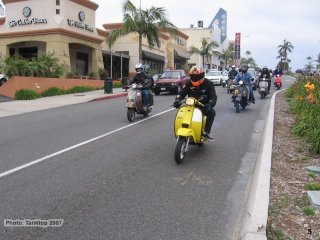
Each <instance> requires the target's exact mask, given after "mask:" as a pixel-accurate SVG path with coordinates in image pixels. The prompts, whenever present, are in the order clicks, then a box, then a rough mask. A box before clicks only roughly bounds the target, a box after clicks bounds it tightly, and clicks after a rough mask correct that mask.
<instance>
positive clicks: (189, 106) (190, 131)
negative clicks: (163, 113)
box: [174, 97, 207, 164]
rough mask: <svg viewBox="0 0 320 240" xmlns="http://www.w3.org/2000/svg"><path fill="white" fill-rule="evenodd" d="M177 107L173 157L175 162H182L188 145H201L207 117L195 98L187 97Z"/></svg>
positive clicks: (201, 105)
mask: <svg viewBox="0 0 320 240" xmlns="http://www.w3.org/2000/svg"><path fill="white" fill-rule="evenodd" d="M183 103H184V104H183V105H182V106H181V107H180V108H179V109H178V111H177V114H176V117H175V123H174V133H175V137H176V139H177V142H176V146H175V152H174V159H175V161H176V163H177V164H180V163H182V162H183V159H184V158H185V156H186V153H187V151H188V150H189V145H198V146H202V145H203V143H204V141H205V139H204V138H203V137H202V133H203V132H204V128H205V125H206V120H207V117H206V116H205V115H204V114H203V113H202V111H201V110H200V108H201V107H203V106H204V105H203V104H202V103H201V102H200V101H199V100H197V99H195V98H192V97H188V98H186V99H185V100H184V101H183Z"/></svg>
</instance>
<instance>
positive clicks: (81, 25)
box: [67, 19, 93, 32]
mask: <svg viewBox="0 0 320 240" xmlns="http://www.w3.org/2000/svg"><path fill="white" fill-rule="evenodd" d="M67 21H68V25H69V26H73V27H77V28H81V29H84V30H87V31H89V32H93V27H90V26H89V25H88V24H84V23H82V22H78V21H75V20H71V19H67Z"/></svg>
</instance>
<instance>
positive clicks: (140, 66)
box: [135, 63, 144, 73]
mask: <svg viewBox="0 0 320 240" xmlns="http://www.w3.org/2000/svg"><path fill="white" fill-rule="evenodd" d="M135 69H136V72H137V73H140V72H142V71H143V70H144V66H143V64H142V63H138V64H137V65H136V67H135Z"/></svg>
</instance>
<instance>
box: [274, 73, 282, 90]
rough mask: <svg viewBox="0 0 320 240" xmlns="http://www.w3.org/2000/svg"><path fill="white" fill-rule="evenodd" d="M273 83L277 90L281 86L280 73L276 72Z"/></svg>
mask: <svg viewBox="0 0 320 240" xmlns="http://www.w3.org/2000/svg"><path fill="white" fill-rule="evenodd" d="M274 85H275V86H276V88H277V89H278V90H280V88H281V87H282V77H281V75H280V74H277V76H276V77H275V78H274Z"/></svg>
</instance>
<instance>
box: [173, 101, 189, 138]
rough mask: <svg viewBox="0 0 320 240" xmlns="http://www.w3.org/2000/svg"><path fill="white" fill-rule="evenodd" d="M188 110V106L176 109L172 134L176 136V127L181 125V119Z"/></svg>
mask: <svg viewBox="0 0 320 240" xmlns="http://www.w3.org/2000/svg"><path fill="white" fill-rule="evenodd" d="M187 111H188V107H181V108H179V109H178V111H177V114H176V118H175V121H174V134H175V136H176V137H177V132H178V129H179V128H181V127H182V123H183V119H184V117H185V115H186V112H187Z"/></svg>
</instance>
